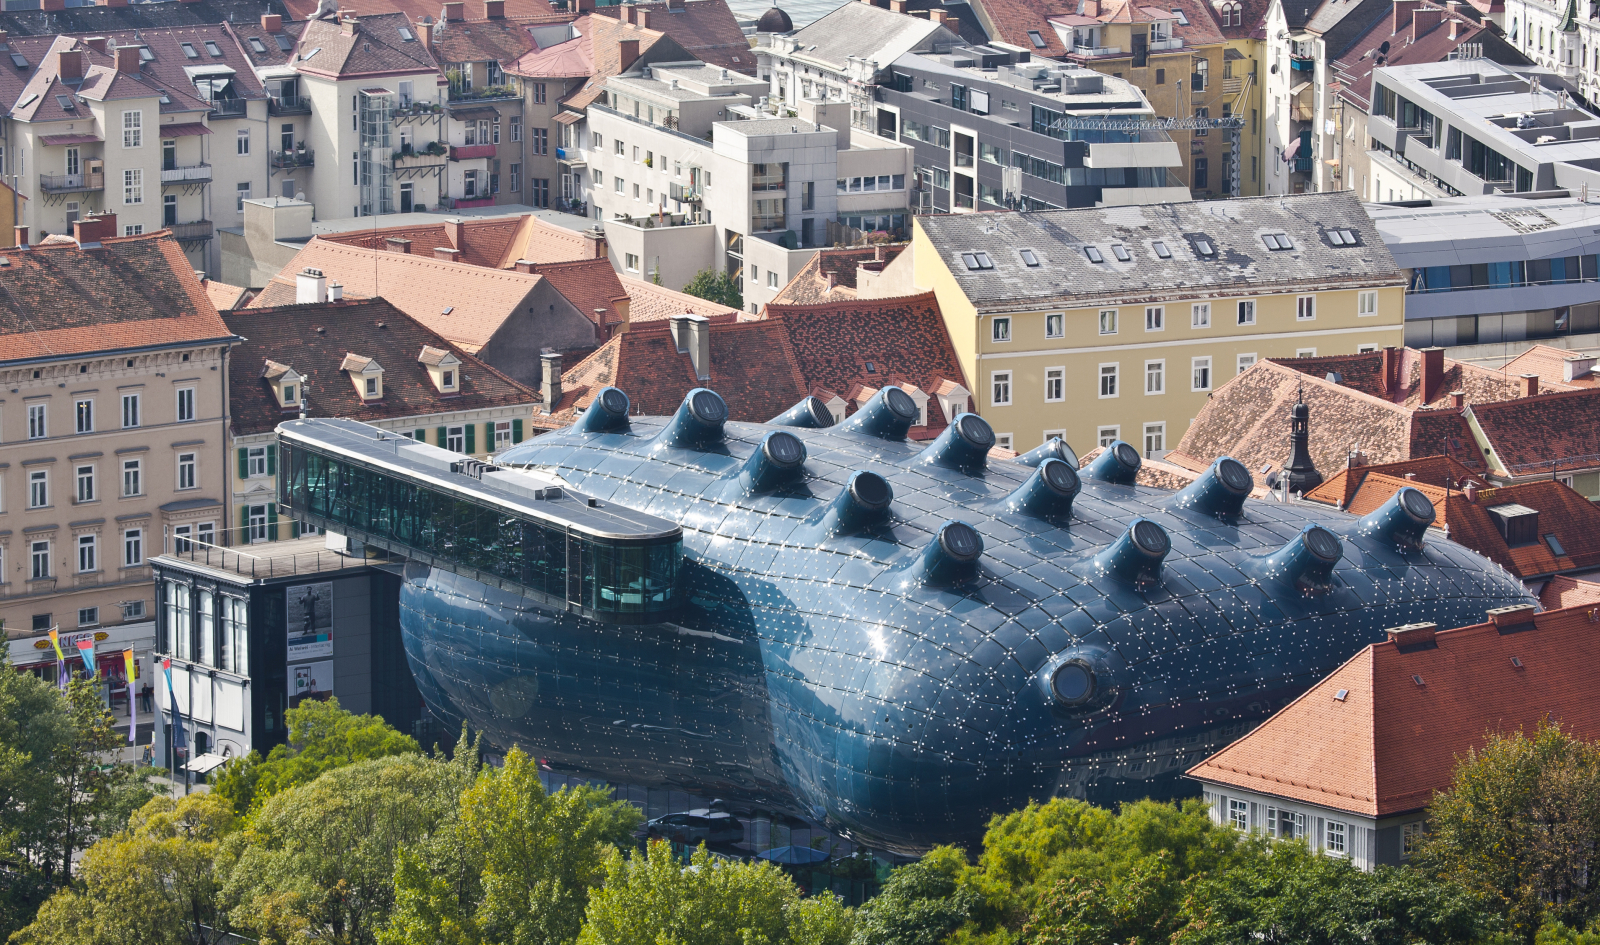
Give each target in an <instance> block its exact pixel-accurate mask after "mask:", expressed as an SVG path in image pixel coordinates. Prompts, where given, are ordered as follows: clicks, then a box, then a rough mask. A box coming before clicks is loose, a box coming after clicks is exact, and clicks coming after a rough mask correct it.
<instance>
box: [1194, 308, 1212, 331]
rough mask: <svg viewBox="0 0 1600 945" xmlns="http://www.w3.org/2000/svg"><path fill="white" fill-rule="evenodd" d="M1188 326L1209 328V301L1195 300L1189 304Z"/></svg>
mask: <svg viewBox="0 0 1600 945" xmlns="http://www.w3.org/2000/svg"><path fill="white" fill-rule="evenodd" d="M1189 327H1190V328H1210V327H1211V303H1210V302H1195V303H1194V304H1192V305H1190V306H1189Z"/></svg>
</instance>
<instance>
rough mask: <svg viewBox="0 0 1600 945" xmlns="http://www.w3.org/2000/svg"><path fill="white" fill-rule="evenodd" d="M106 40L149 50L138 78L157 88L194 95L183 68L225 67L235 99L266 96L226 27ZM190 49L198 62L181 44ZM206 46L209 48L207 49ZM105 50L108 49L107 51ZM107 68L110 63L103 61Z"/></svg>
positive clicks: (123, 33) (121, 34) (124, 33)
mask: <svg viewBox="0 0 1600 945" xmlns="http://www.w3.org/2000/svg"><path fill="white" fill-rule="evenodd" d="M106 36H107V38H108V39H109V40H110V47H115V46H125V45H138V44H141V43H142V44H143V45H144V46H145V47H146V48H147V49H149V50H150V54H151V55H153V56H154V57H155V58H154V59H150V60H148V61H145V62H143V63H141V65H140V67H139V72H140V74H141V75H143V76H144V77H146V78H147V79H149V80H153V81H154V83H155V84H156V85H157V86H158V87H160V88H164V89H167V90H168V91H169V92H170V91H171V90H172V89H180V90H183V91H185V92H186V93H188V94H190V95H194V94H195V90H194V83H193V82H192V81H191V80H190V78H189V73H188V72H186V71H185V69H187V68H189V67H193V66H216V65H219V64H221V65H226V66H228V67H229V68H230V69H232V70H233V71H234V74H233V77H232V78H233V91H234V94H235V95H236V96H237V97H239V98H244V99H262V98H265V97H266V95H267V93H266V91H265V90H264V89H263V88H262V87H261V80H260V79H258V78H257V77H256V73H255V69H254V68H253V67H252V63H251V60H250V57H248V56H246V55H245V52H244V50H243V49H241V48H240V45H239V42H238V39H237V37H236V35H235V34H234V32H233V31H232V30H230V29H228V27H227V24H225V23H224V24H219V25H216V26H176V27H171V28H168V29H147V30H137V31H135V30H119V31H116V32H112V33H108V34H106ZM185 43H187V44H188V46H189V48H191V49H193V50H194V51H195V52H196V53H197V54H198V55H199V58H198V59H190V58H189V57H188V55H187V53H186V51H185V50H184V48H183V47H184V44H185ZM207 43H210V44H212V45H210V46H208V45H206V44H207ZM110 47H108V48H110ZM213 48H214V49H216V51H217V52H219V53H221V54H222V55H220V56H214V55H212V54H211V50H212V49H213ZM270 48H271V49H273V50H276V49H277V44H276V43H272V44H270ZM106 62H107V64H108V65H109V64H110V63H111V62H112V60H110V59H109V58H108V59H107V60H106Z"/></svg>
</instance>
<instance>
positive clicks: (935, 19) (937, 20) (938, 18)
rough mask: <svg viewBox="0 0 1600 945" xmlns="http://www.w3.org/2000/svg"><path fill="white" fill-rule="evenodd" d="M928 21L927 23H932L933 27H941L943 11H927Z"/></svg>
mask: <svg viewBox="0 0 1600 945" xmlns="http://www.w3.org/2000/svg"><path fill="white" fill-rule="evenodd" d="M928 20H929V22H931V23H933V25H935V26H943V25H944V11H943V10H929V11H928Z"/></svg>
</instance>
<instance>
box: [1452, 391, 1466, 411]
mask: <svg viewBox="0 0 1600 945" xmlns="http://www.w3.org/2000/svg"><path fill="white" fill-rule="evenodd" d="M1466 407H1467V392H1466V391H1464V390H1453V391H1451V392H1450V409H1451V410H1465V409H1466Z"/></svg>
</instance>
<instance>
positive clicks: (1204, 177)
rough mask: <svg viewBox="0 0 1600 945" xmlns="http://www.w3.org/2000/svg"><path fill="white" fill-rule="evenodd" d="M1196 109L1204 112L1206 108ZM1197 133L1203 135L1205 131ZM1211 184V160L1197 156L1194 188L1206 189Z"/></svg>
mask: <svg viewBox="0 0 1600 945" xmlns="http://www.w3.org/2000/svg"><path fill="white" fill-rule="evenodd" d="M1195 111H1197V112H1203V111H1206V109H1204V108H1197V109H1195ZM1195 134H1197V135H1203V134H1205V131H1204V130H1200V131H1196V132H1195ZM1209 186H1211V162H1210V161H1209V160H1207V159H1205V158H1203V157H1197V158H1195V159H1194V189H1195V190H1204V189H1206V188H1207V187H1209Z"/></svg>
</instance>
